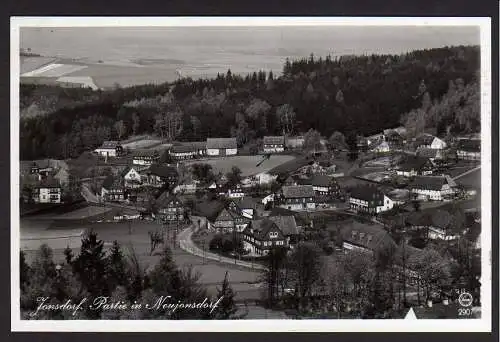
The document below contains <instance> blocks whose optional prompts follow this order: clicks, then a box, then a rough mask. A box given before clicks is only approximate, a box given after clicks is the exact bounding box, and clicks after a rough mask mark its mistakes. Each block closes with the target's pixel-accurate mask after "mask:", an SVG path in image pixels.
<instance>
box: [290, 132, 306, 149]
mask: <svg viewBox="0 0 500 342" xmlns="http://www.w3.org/2000/svg"><path fill="white" fill-rule="evenodd" d="M304 142H305V139H304V136H302V135H299V136H295V137H286V138H285V146H286V148H289V149H300V148H302V147H303V146H304Z"/></svg>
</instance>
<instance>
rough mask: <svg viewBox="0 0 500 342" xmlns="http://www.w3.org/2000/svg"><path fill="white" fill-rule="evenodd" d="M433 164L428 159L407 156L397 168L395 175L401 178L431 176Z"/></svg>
mask: <svg viewBox="0 0 500 342" xmlns="http://www.w3.org/2000/svg"><path fill="white" fill-rule="evenodd" d="M433 168H434V166H433V164H432V162H431V161H430V160H429V159H428V158H423V157H417V156H408V157H407V158H406V160H405V161H404V162H403V163H402V164H401V165H399V166H398V168H397V169H396V174H397V175H398V176H403V177H415V176H426V175H431V174H432V171H433Z"/></svg>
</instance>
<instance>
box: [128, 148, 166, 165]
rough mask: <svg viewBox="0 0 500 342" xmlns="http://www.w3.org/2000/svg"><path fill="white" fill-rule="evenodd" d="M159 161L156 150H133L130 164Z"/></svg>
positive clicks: (145, 163) (147, 163) (150, 163)
mask: <svg viewBox="0 0 500 342" xmlns="http://www.w3.org/2000/svg"><path fill="white" fill-rule="evenodd" d="M159 161H160V153H158V151H156V150H137V151H134V156H133V159H132V164H134V165H148V166H149V165H153V164H156V163H158V162H159Z"/></svg>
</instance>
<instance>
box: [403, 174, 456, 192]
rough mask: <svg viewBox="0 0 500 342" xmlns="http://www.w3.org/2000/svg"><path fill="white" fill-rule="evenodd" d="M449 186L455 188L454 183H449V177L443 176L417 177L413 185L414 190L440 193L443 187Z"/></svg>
mask: <svg viewBox="0 0 500 342" xmlns="http://www.w3.org/2000/svg"><path fill="white" fill-rule="evenodd" d="M445 184H449V185H450V186H454V184H453V183H451V182H449V177H442V176H417V177H415V179H414V180H413V182H412V183H411V188H412V189H424V190H434V191H439V190H441V189H442V188H443V185H445Z"/></svg>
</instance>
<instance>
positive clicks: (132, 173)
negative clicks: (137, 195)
mask: <svg viewBox="0 0 500 342" xmlns="http://www.w3.org/2000/svg"><path fill="white" fill-rule="evenodd" d="M140 171H141V169H139V168H137V167H135V166H127V167H126V168H125V169H124V170H123V171H122V173H121V176H122V177H123V181H124V186H125V188H127V189H135V188H139V187H141V186H142V185H143V182H142V177H143V176H142V175H141V174H140Z"/></svg>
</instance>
